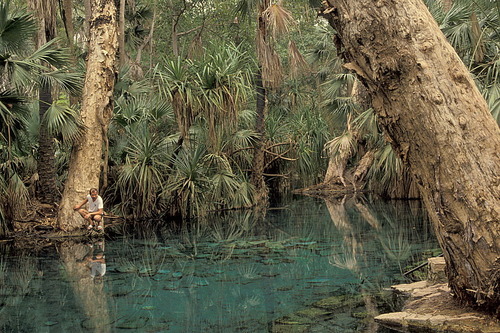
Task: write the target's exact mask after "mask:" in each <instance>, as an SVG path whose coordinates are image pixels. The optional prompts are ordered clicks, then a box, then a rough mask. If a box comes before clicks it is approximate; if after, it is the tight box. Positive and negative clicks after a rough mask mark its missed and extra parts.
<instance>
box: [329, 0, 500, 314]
mask: <svg viewBox="0 0 500 333" xmlns="http://www.w3.org/2000/svg"><path fill="white" fill-rule="evenodd" d="M321 14H322V15H323V16H324V17H325V18H326V19H327V20H328V22H329V23H330V25H331V26H332V27H333V28H334V29H335V32H336V41H337V44H338V45H337V46H338V47H339V51H340V52H341V53H342V55H343V58H344V60H345V62H346V64H345V66H346V67H347V68H350V69H352V70H354V71H355V72H356V73H357V75H358V76H359V78H360V80H361V81H362V82H363V83H364V85H365V86H366V87H367V88H368V90H369V91H370V93H371V95H372V103H373V107H374V109H375V110H376V112H377V114H378V116H379V119H380V123H381V125H382V126H383V128H384V130H385V132H386V134H387V135H388V136H389V138H390V139H391V140H392V142H391V143H392V145H393V147H394V148H395V150H396V151H397V152H398V153H399V155H400V156H401V158H402V159H403V161H405V162H406V163H408V164H409V166H410V170H411V172H412V174H413V176H414V177H415V180H416V182H417V184H418V186H419V190H420V192H421V195H422V198H423V200H424V202H425V205H426V208H427V211H428V213H429V215H430V216H431V219H432V221H433V224H434V227H435V230H436V234H437V237H438V240H439V242H440V245H441V248H442V249H443V252H444V256H445V259H446V263H447V275H448V278H449V285H450V287H451V289H452V291H453V293H454V294H455V295H456V296H457V297H458V299H460V300H461V301H463V302H465V303H467V304H472V305H477V306H479V307H481V308H483V309H485V310H489V311H492V312H496V314H497V315H500V292H499V290H500V223H499V222H500V221H499V219H500V156H499V154H500V130H499V128H498V126H497V124H496V123H495V122H494V120H493V118H492V117H491V115H490V113H489V111H488V107H487V105H486V102H485V101H484V99H483V97H482V96H481V94H480V92H479V90H478V89H477V87H476V85H475V84H474V82H473V80H472V79H471V76H470V75H469V72H468V71H467V69H466V67H465V66H464V65H463V63H462V62H461V60H460V59H459V57H458V56H457V54H456V53H455V51H454V50H453V48H452V47H451V46H450V44H449V43H448V42H447V40H446V38H445V37H444V35H443V34H442V33H441V31H440V30H439V28H438V26H437V24H436V22H435V21H434V19H433V18H432V16H431V15H430V13H429V12H428V10H427V8H426V7H425V5H424V3H423V2H422V1H421V0H378V1H372V0H355V1H353V0H328V1H324V3H323V8H322V10H321Z"/></svg>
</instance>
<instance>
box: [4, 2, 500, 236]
mask: <svg viewBox="0 0 500 333" xmlns="http://www.w3.org/2000/svg"><path fill="white" fill-rule="evenodd" d="M48 3H51V4H52V5H53V7H51V10H50V11H47V8H43V10H41V9H40V8H41V7H37V6H40V5H41V4H42V5H43V4H48ZM28 5H29V6H28ZM116 5H117V8H118V9H119V14H118V16H119V19H118V21H119V30H120V31H121V33H120V34H119V36H122V37H123V38H119V43H120V47H119V67H118V71H117V73H116V83H115V88H114V94H113V96H112V98H113V100H114V112H113V116H112V119H111V123H110V126H109V129H108V131H107V133H106V135H104V142H103V147H104V153H103V154H102V156H100V158H98V160H100V162H99V163H100V169H101V177H100V179H101V184H100V189H101V195H102V196H103V197H104V199H105V204H106V210H107V211H108V212H109V213H113V214H117V215H121V216H133V217H135V218H146V217H174V216H175V217H182V218H189V217H203V216H204V215H205V214H206V213H207V212H209V211H214V210H226V209H237V208H245V207H251V206H254V205H256V204H263V203H264V204H265V203H266V202H268V200H275V199H277V198H279V197H280V196H283V195H287V194H289V193H291V192H292V191H293V190H296V189H300V188H305V187H309V188H311V187H312V188H319V189H322V190H324V189H332V188H334V189H338V188H346V189H348V190H350V191H360V190H367V191H371V192H372V193H375V194H377V195H380V196H381V197H384V198H417V197H418V193H417V191H416V187H415V186H414V184H413V180H412V178H411V176H410V175H409V172H408V168H407V166H405V165H404V164H403V163H402V162H401V160H400V159H399V157H398V156H397V155H396V154H395V153H394V151H393V150H392V148H391V146H390V144H389V143H388V142H387V140H386V138H385V136H384V133H383V132H382V131H381V130H380V128H379V126H378V124H377V117H376V115H375V113H374V112H373V110H372V108H371V105H370V101H369V98H368V97H367V96H366V93H364V92H363V88H362V86H361V85H359V84H358V82H357V81H356V79H355V76H354V75H353V74H352V73H351V72H350V71H349V70H348V69H346V68H344V67H342V62H341V60H340V59H339V57H338V55H337V50H336V48H335V43H334V42H335V41H334V39H333V36H334V34H333V32H332V30H331V28H330V27H329V26H328V24H327V22H325V21H324V20H322V19H321V18H318V17H317V6H319V5H320V4H319V3H318V2H315V1H283V2H277V3H271V2H270V1H267V0H261V1H251V0H246V1H236V0H234V1H227V0H211V1H209V0H199V1H187V0H183V1H180V0H148V1H146V0H142V1H139V0H135V1H131V0H121V1H116ZM427 6H428V7H429V9H430V11H431V13H432V14H433V16H434V17H435V19H436V21H437V22H438V24H439V25H440V28H441V29H442V31H443V32H444V34H445V35H446V36H447V38H448V40H449V41H450V43H451V44H452V45H453V47H454V48H455V50H456V52H457V53H458V55H459V56H460V57H461V58H462V60H463V62H464V64H465V65H466V66H467V67H468V68H469V70H470V72H471V75H472V76H473V77H474V80H475V82H476V84H477V86H478V87H479V89H480V90H481V92H482V94H483V96H484V97H485V99H486V101H487V102H488V104H489V107H490V110H491V112H492V115H493V117H494V118H495V119H496V121H497V123H498V122H499V120H500V80H499V78H500V57H499V45H500V18H499V16H500V4H498V3H497V2H495V1H489V0H481V1H470V0H469V1H466V0H460V1H453V3H451V2H448V1H443V2H439V1H430V0H429V1H427ZM37 8H38V10H37ZM86 8H88V7H85V5H84V3H80V2H76V1H75V2H71V1H61V2H60V7H58V6H56V3H55V2H53V1H30V2H29V3H26V2H25V1H10V2H3V3H2V4H0V60H1V62H2V66H1V68H0V79H1V85H0V118H1V121H0V235H5V234H7V233H8V232H9V231H11V230H12V227H13V224H12V221H14V220H23V219H26V218H27V215H28V212H29V209H28V208H29V207H32V206H33V205H37V204H38V203H42V204H46V205H54V206H56V205H57V204H58V201H59V199H60V196H61V193H62V188H63V185H64V182H65V179H66V178H67V171H68V164H69V156H70V153H71V149H72V147H73V146H74V144H75V143H76V142H77V141H78V139H79V138H80V137H81V136H82V131H84V130H85V128H84V126H83V125H82V122H81V120H80V117H79V112H80V108H81V103H82V99H81V96H82V95H81V90H82V86H83V77H84V75H85V68H86V66H85V60H86V56H87V47H88V36H89V28H90V27H89V24H88V22H89V19H88V17H89V13H88V10H87V11H86ZM32 9H35V10H34V11H32ZM31 13H34V14H33V15H32V14H31ZM40 13H43V15H42V16H43V17H41V15H40ZM69 14H71V15H69ZM49 18H51V19H49ZM50 22H52V23H51V24H49V23H50ZM40 27H43V29H41V28H40ZM40 30H41V31H43V32H44V33H42V35H45V40H43V38H42V39H40ZM49 31H50V33H48V32H49ZM410 112H411V110H410ZM87 130H90V131H92V130H93V129H87ZM94 130H95V129H94ZM318 184H320V186H318Z"/></svg>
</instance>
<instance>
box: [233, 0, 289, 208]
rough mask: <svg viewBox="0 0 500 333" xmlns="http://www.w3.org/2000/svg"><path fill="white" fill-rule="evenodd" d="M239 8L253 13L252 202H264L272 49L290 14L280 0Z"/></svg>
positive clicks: (245, 0) (275, 76)
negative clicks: (254, 52) (253, 131)
mask: <svg viewBox="0 0 500 333" xmlns="http://www.w3.org/2000/svg"><path fill="white" fill-rule="evenodd" d="M239 11H240V12H241V13H242V14H244V15H247V16H251V14H252V13H254V12H256V13H257V39H256V49H257V63H258V64H257V65H258V70H257V73H256V75H255V89H256V116H257V118H256V122H255V132H256V133H257V134H258V139H257V140H256V141H255V144H254V158H253V167H252V178H251V179H252V184H253V185H254V186H255V190H256V198H255V200H254V201H255V203H256V204H257V205H258V206H260V205H266V204H267V201H268V189H267V186H266V184H265V181H264V171H265V170H264V169H265V164H266V162H265V145H264V143H265V141H266V132H265V123H266V118H267V115H268V101H267V98H268V96H267V95H268V91H269V89H272V88H276V87H278V86H279V85H280V84H281V80H282V77H281V72H282V70H281V62H280V58H279V56H278V54H277V53H276V51H275V49H274V43H275V42H276V38H277V37H278V36H279V35H280V34H282V33H285V32H287V31H288V29H289V27H290V25H291V23H292V17H291V14H290V13H289V12H288V11H287V10H285V9H284V8H283V6H282V3H281V1H278V2H276V3H272V2H271V0H242V1H241V2H240V4H239Z"/></svg>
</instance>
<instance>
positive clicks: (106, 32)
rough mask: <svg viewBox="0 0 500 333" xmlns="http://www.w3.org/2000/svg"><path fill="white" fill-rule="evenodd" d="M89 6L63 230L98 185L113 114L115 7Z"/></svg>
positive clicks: (105, 2)
mask: <svg viewBox="0 0 500 333" xmlns="http://www.w3.org/2000/svg"><path fill="white" fill-rule="evenodd" d="M91 7H92V19H91V21H90V27H91V28H90V43H89V53H88V61H87V72H86V75H85V84H84V88H83V101H82V110H81V118H82V121H83V123H84V125H85V127H86V131H85V134H84V136H83V138H82V139H81V141H80V142H79V143H78V144H77V145H76V146H75V147H73V150H72V152H71V159H70V165H69V170H68V179H67V180H66V184H65V187H64V192H63V198H62V200H61V205H60V211H59V216H58V223H59V227H60V228H61V229H63V230H67V231H71V230H74V229H77V228H78V227H79V226H80V225H81V224H82V219H81V217H80V215H79V214H78V213H76V212H75V211H73V207H74V206H75V205H76V204H78V203H79V202H81V201H82V200H83V199H84V198H85V196H86V194H87V193H88V190H89V188H91V187H96V188H97V187H99V176H100V173H101V165H102V164H103V161H102V153H103V140H104V138H105V137H106V135H105V134H106V132H107V129H108V125H109V121H110V119H111V116H112V113H113V100H112V97H113V88H114V83H115V65H116V52H117V48H118V40H117V25H116V7H115V4H114V2H113V0H93V1H92V2H91Z"/></svg>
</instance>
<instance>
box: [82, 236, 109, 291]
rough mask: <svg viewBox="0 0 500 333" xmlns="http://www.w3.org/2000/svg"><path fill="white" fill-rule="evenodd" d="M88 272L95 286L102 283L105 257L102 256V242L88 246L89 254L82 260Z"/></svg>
mask: <svg viewBox="0 0 500 333" xmlns="http://www.w3.org/2000/svg"><path fill="white" fill-rule="evenodd" d="M82 262H84V263H85V264H86V265H87V267H88V268H89V270H90V277H91V278H92V280H93V281H94V283H95V284H100V283H102V280H103V276H104V274H106V257H105V256H104V241H99V242H96V243H93V244H89V252H88V253H87V254H86V255H85V257H84V259H83V260H82Z"/></svg>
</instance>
